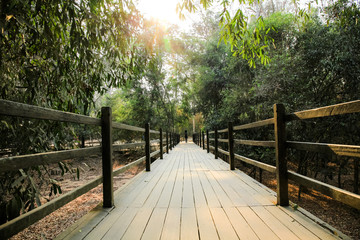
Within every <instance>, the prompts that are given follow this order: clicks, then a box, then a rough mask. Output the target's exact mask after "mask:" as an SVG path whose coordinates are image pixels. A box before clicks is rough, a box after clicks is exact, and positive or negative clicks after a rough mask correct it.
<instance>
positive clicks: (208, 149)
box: [206, 130, 210, 153]
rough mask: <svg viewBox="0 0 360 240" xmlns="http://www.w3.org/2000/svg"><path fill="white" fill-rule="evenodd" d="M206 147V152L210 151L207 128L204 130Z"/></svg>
mask: <svg viewBox="0 0 360 240" xmlns="http://www.w3.org/2000/svg"><path fill="white" fill-rule="evenodd" d="M206 149H207V153H209V152H210V142H209V130H206Z"/></svg>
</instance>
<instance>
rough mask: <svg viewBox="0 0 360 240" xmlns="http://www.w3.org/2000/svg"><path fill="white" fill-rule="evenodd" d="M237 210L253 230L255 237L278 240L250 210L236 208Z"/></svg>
mask: <svg viewBox="0 0 360 240" xmlns="http://www.w3.org/2000/svg"><path fill="white" fill-rule="evenodd" d="M237 210H238V211H239V212H240V214H241V215H242V216H243V217H244V219H245V220H246V222H247V223H248V224H249V225H250V227H251V228H252V229H254V230H255V233H256V235H257V236H258V237H259V238H260V239H264V240H270V239H279V238H278V237H277V236H276V235H275V233H274V232H273V231H271V229H270V228H269V227H268V226H267V225H266V224H265V223H264V222H263V221H262V220H261V218H259V216H257V215H256V214H255V213H254V211H253V210H252V209H251V208H248V207H237Z"/></svg>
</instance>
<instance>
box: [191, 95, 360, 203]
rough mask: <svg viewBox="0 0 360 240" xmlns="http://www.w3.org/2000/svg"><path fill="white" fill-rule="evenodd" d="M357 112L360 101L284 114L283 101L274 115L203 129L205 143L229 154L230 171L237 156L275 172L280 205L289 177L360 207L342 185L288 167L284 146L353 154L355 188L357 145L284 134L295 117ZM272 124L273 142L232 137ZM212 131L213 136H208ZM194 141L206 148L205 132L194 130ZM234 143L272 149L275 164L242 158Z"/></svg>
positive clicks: (357, 198)
mask: <svg viewBox="0 0 360 240" xmlns="http://www.w3.org/2000/svg"><path fill="white" fill-rule="evenodd" d="M359 112H360V100H357V101H352V102H347V103H342V104H336V105H332V106H326V107H321V108H316V109H311V110H306V111H300V112H295V113H290V114H286V113H285V108H284V106H283V105H282V104H275V105H274V117H273V118H270V119H266V120H262V121H258V122H253V123H249V124H244V125H240V126H232V123H231V122H230V123H229V125H228V127H227V128H225V129H221V130H217V129H215V130H214V131H206V146H207V151H208V152H209V150H210V149H212V150H213V151H214V155H215V158H218V155H219V153H222V154H225V155H227V156H228V157H229V164H230V169H231V170H233V169H234V168H235V167H234V159H238V160H240V161H242V162H245V163H247V164H250V165H253V166H256V167H258V168H260V169H263V170H266V171H269V172H271V173H275V174H276V180H277V203H278V204H279V205H282V206H287V205H289V197H288V180H293V181H294V182H296V183H298V184H300V185H303V186H305V187H309V188H312V189H314V190H317V191H319V192H321V193H323V194H325V195H327V196H330V197H332V198H333V199H335V200H337V201H340V202H342V203H345V204H347V205H349V206H351V207H354V208H356V209H360V195H358V194H356V193H352V192H349V191H346V190H343V189H341V188H338V187H335V186H332V185H330V184H326V183H324V182H320V181H318V180H315V179H312V178H310V177H307V176H304V175H301V174H299V173H295V172H293V171H288V170H287V159H286V149H290V148H291V149H298V150H305V151H312V152H319V153H332V154H336V155H338V156H351V157H355V160H354V161H355V164H354V184H355V189H356V188H358V182H359V159H358V158H359V157H360V146H357V145H342V144H328V143H313V142H296V141H287V139H286V135H285V128H286V123H287V122H290V121H295V120H305V119H313V118H322V117H329V116H335V115H343V114H349V113H359ZM268 125H274V132H275V139H274V141H257V140H243V139H234V134H233V131H239V130H245V129H251V128H257V127H262V126H268ZM219 133H228V134H227V136H228V138H227V139H221V138H219ZM210 134H212V135H213V138H210V137H209V135H210ZM193 138H194V142H195V143H196V144H198V145H200V147H203V148H204V149H205V141H204V139H205V137H204V132H202V133H201V134H199V133H196V134H194V136H193ZM210 141H212V142H214V146H210V144H209V142H210ZM219 142H223V143H228V151H225V150H224V149H221V148H219V144H218V143H219ZM234 144H241V145H249V146H261V147H272V148H275V153H276V154H275V155H276V156H275V158H276V166H272V165H269V164H266V163H263V162H260V161H257V160H254V159H251V158H248V157H244V156H241V155H238V154H235V153H234Z"/></svg>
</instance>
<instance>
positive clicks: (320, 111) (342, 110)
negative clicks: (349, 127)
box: [286, 100, 360, 121]
mask: <svg viewBox="0 0 360 240" xmlns="http://www.w3.org/2000/svg"><path fill="white" fill-rule="evenodd" d="M357 112H360V100H356V101H352V102H347V103H341V104H335V105H331V106H326V107H320V108H314V109H310V110H305V111H299V112H295V113H291V114H288V115H286V121H292V120H305V119H311V118H320V117H329V116H336V115H343V114H349V113H357Z"/></svg>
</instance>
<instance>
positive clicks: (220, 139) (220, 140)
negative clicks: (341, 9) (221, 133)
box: [218, 138, 229, 143]
mask: <svg viewBox="0 0 360 240" xmlns="http://www.w3.org/2000/svg"><path fill="white" fill-rule="evenodd" d="M218 142H223V143H228V142H229V140H228V139H225V138H218Z"/></svg>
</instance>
